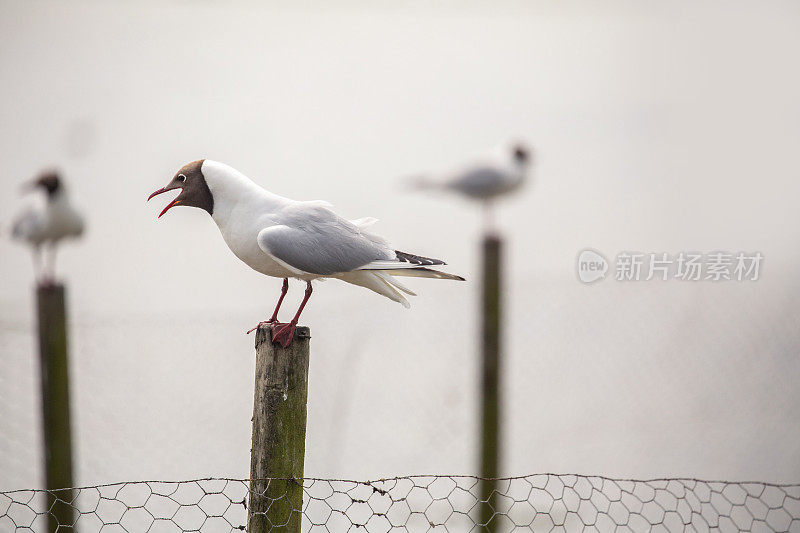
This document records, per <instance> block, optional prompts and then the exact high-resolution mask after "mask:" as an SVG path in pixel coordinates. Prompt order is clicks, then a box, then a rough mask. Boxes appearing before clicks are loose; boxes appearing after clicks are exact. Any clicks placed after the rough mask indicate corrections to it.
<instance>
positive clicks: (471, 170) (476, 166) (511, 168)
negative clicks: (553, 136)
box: [411, 142, 532, 226]
mask: <svg viewBox="0 0 800 533" xmlns="http://www.w3.org/2000/svg"><path fill="white" fill-rule="evenodd" d="M531 163H532V157H531V151H530V149H529V148H528V147H527V146H525V145H524V144H523V143H520V142H516V143H513V144H511V146H510V147H507V146H506V147H503V148H501V149H496V150H494V151H493V152H492V153H491V154H489V155H488V156H485V157H483V158H479V159H476V160H474V161H471V162H469V163H467V164H465V165H462V166H459V167H456V168H454V169H451V170H448V171H445V172H442V173H441V174H439V175H434V176H432V177H428V176H423V177H419V178H416V179H413V180H412V182H411V183H412V185H413V186H414V187H415V188H418V189H431V190H443V191H449V192H454V193H457V194H460V195H462V196H465V197H467V198H469V199H472V200H478V201H480V202H481V203H482V204H483V206H484V209H485V212H486V223H487V225H488V226H490V225H491V214H490V209H491V204H492V202H493V201H494V200H495V199H497V198H499V197H501V196H505V195H508V194H511V193H512V192H514V191H516V190H517V189H519V188H520V187H522V185H523V184H524V183H525V182H526V180H527V178H528V175H529V173H530V167H531Z"/></svg>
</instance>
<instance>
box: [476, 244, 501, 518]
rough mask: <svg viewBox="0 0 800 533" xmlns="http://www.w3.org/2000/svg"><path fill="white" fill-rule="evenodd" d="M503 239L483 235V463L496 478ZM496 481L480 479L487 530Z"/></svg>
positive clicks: (487, 474)
mask: <svg viewBox="0 0 800 533" xmlns="http://www.w3.org/2000/svg"><path fill="white" fill-rule="evenodd" d="M502 244H503V243H502V240H501V239H500V237H499V236H497V235H493V234H488V235H486V236H485V237H484V239H483V288H482V289H483V292H482V302H481V310H482V317H483V319H482V320H483V326H482V366H481V423H480V431H481V437H480V439H481V459H480V461H481V466H480V473H481V477H483V478H496V477H499V475H500V449H501V440H500V437H501V434H500V422H501V416H502V411H501V408H500V404H501V391H500V385H501V370H502V364H501V363H502V360H501V352H500V348H501V345H500V342H501V329H500V327H501V319H502V313H501V305H502V301H501V293H502V284H501V282H500V276H501V273H502ZM496 486H497V483H496V482H495V481H492V480H491V479H488V480H487V479H484V480H481V482H480V496H481V501H482V502H485V503H482V504H481V506H480V523H481V524H485V525H486V530H488V531H494V530H495V529H496V527H494V526H495V524H497V521H496V520H494V521H493V520H492V516H493V515H494V513H495V512H497V511H499V509H498V508H497V504H498V502H499V499H498V498H497V496H496V492H495V489H496Z"/></svg>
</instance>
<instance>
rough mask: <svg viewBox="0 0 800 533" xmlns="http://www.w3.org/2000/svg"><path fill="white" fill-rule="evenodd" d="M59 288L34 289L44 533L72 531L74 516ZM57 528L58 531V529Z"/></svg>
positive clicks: (61, 288)
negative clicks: (45, 518) (45, 511)
mask: <svg viewBox="0 0 800 533" xmlns="http://www.w3.org/2000/svg"><path fill="white" fill-rule="evenodd" d="M64 300H65V297H64V286H63V285H55V284H52V285H50V284H48V285H40V286H38V287H37V288H36V303H37V315H38V326H39V356H40V357H39V362H40V369H41V385H42V428H43V433H44V453H45V457H44V471H45V488H47V489H48V490H50V491H51V492H49V493H48V496H47V498H48V502H47V506H48V509H49V510H50V513H49V516H48V531H56V530H58V531H61V532H66V531H72V526H73V525H74V523H75V513H74V509H73V507H72V505H71V504H72V497H73V494H72V491H71V490H56V489H66V488H69V487H72V486H73V483H72V435H71V430H70V416H69V410H70V409H69V405H70V404H69V364H68V361H67V314H66V306H65V303H64ZM59 526H60V527H59Z"/></svg>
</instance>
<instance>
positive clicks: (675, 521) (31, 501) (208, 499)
mask: <svg viewBox="0 0 800 533" xmlns="http://www.w3.org/2000/svg"><path fill="white" fill-rule="evenodd" d="M480 482H481V479H480V478H476V477H471V476H408V477H397V478H391V479H380V480H375V481H349V480H342V479H317V478H305V479H302V480H292V479H289V480H286V479H272V480H265V481H264V483H262V484H261V486H266V487H269V486H270V485H272V489H273V490H265V491H264V492H263V493H260V494H255V493H251V492H250V481H249V480H247V479H221V478H208V479H197V480H191V481H170V482H163V481H135V482H122V483H112V484H108V485H98V486H93V487H81V488H75V489H67V490H62V491H44V490H14V491H7V492H0V531H3V532H5V531H14V532H17V531H33V532H38V531H48V530H57V531H64V532H66V531H80V532H81V533H90V532H99V531H103V532H128V533H134V532H148V533H161V532H179V531H195V532H214V533H217V532H236V531H244V530H247V529H248V525H247V524H248V505H249V504H250V503H251V502H253V501H254V499H255V498H268V499H269V502H268V503H267V506H266V507H265V509H267V510H266V511H264V516H261V517H260V518H262V522H261V527H263V529H264V530H265V531H285V530H287V529H290V528H287V525H289V524H290V523H295V524H296V521H297V520H299V521H300V530H301V531H329V532H340V531H366V532H389V531H409V532H417V531H447V532H456V531H492V532H501V531H502V532H505V531H514V530H517V531H520V530H525V531H527V530H531V531H711V530H713V531H723V532H725V531H754V532H755V531H800V484H791V485H778V484H769V483H760V482H737V483H734V482H725V481H703V480H697V479H657V480H647V481H642V480H630V479H611V478H606V477H598V476H577V475H556V474H536V475H529V476H520V477H512V478H502V479H498V480H496V481H495V492H494V493H493V495H492V497H491V498H490V499H489V501H488V502H486V501H481V500H480V498H479V496H478V494H479V484H480ZM276 484H278V486H280V487H284V488H285V487H288V485H289V484H298V485H299V486H301V487H302V494H303V501H302V505H301V506H298V507H297V508H295V507H294V506H292V505H291V502H290V501H289V500H290V499H289V498H288V496H287V494H289V492H290V491H288V490H285V491H284V492H283V493H282V494H281V491H280V490H279V491H275V490H274V489H275V485H276ZM280 506H282V507H283V508H284V511H285V512H284V513H283V514H282V515H281V513H280V512H279V513H277V514H276V513H275V512H274V511H275V510H276V509H277V508H278V507H280ZM482 506H490V508H491V510H492V513H491V519H490V520H489V522H488V523H481V522H480V521H479V519H478V518H477V517H478V516H480V514H481V513H480V512H479V510H480V508H481V507H482ZM279 515H281V516H280V517H278V518H277V519H276V517H277V516H279ZM250 519H251V521H252V520H253V517H250ZM251 529H255V528H251ZM290 530H291V529H290Z"/></svg>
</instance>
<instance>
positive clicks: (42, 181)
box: [11, 171, 84, 284]
mask: <svg viewBox="0 0 800 533" xmlns="http://www.w3.org/2000/svg"><path fill="white" fill-rule="evenodd" d="M37 189H41V190H42V191H44V193H45V195H46V199H45V203H44V205H43V206H37V207H30V208H28V209H27V210H25V211H23V212H22V213H20V214H19V215H18V216H17V217H16V219H15V220H14V224H13V227H12V230H11V236H12V238H14V239H16V240H18V241H22V242H25V243H27V244H29V245H30V246H31V247H32V248H33V260H34V270H35V275H36V278H37V280H38V281H39V283H42V284H48V283H54V282H55V268H56V248H57V246H58V243H59V241H61V240H62V239H67V238H75V237H79V236H80V235H81V234H82V233H83V227H84V224H83V217H82V216H81V215H80V213H78V211H76V210H75V209H74V208H73V207H72V205H70V202H69V196H68V194H67V190H66V186H65V184H64V180H63V179H61V178H60V177H59V175H58V174H57V173H56V172H53V171H48V172H45V173H43V174H42V175H41V176H39V178H38V179H36V180H34V181H32V182H30V183H29V184H27V185H26V186H25V190H26V191H32V190H37ZM42 247H45V248H48V249H49V252H50V253H49V254H44V255H45V258H44V267H42V255H43V252H42ZM48 255H49V258H50V260H49V261H47V256H48ZM48 263H49V265H48Z"/></svg>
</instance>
